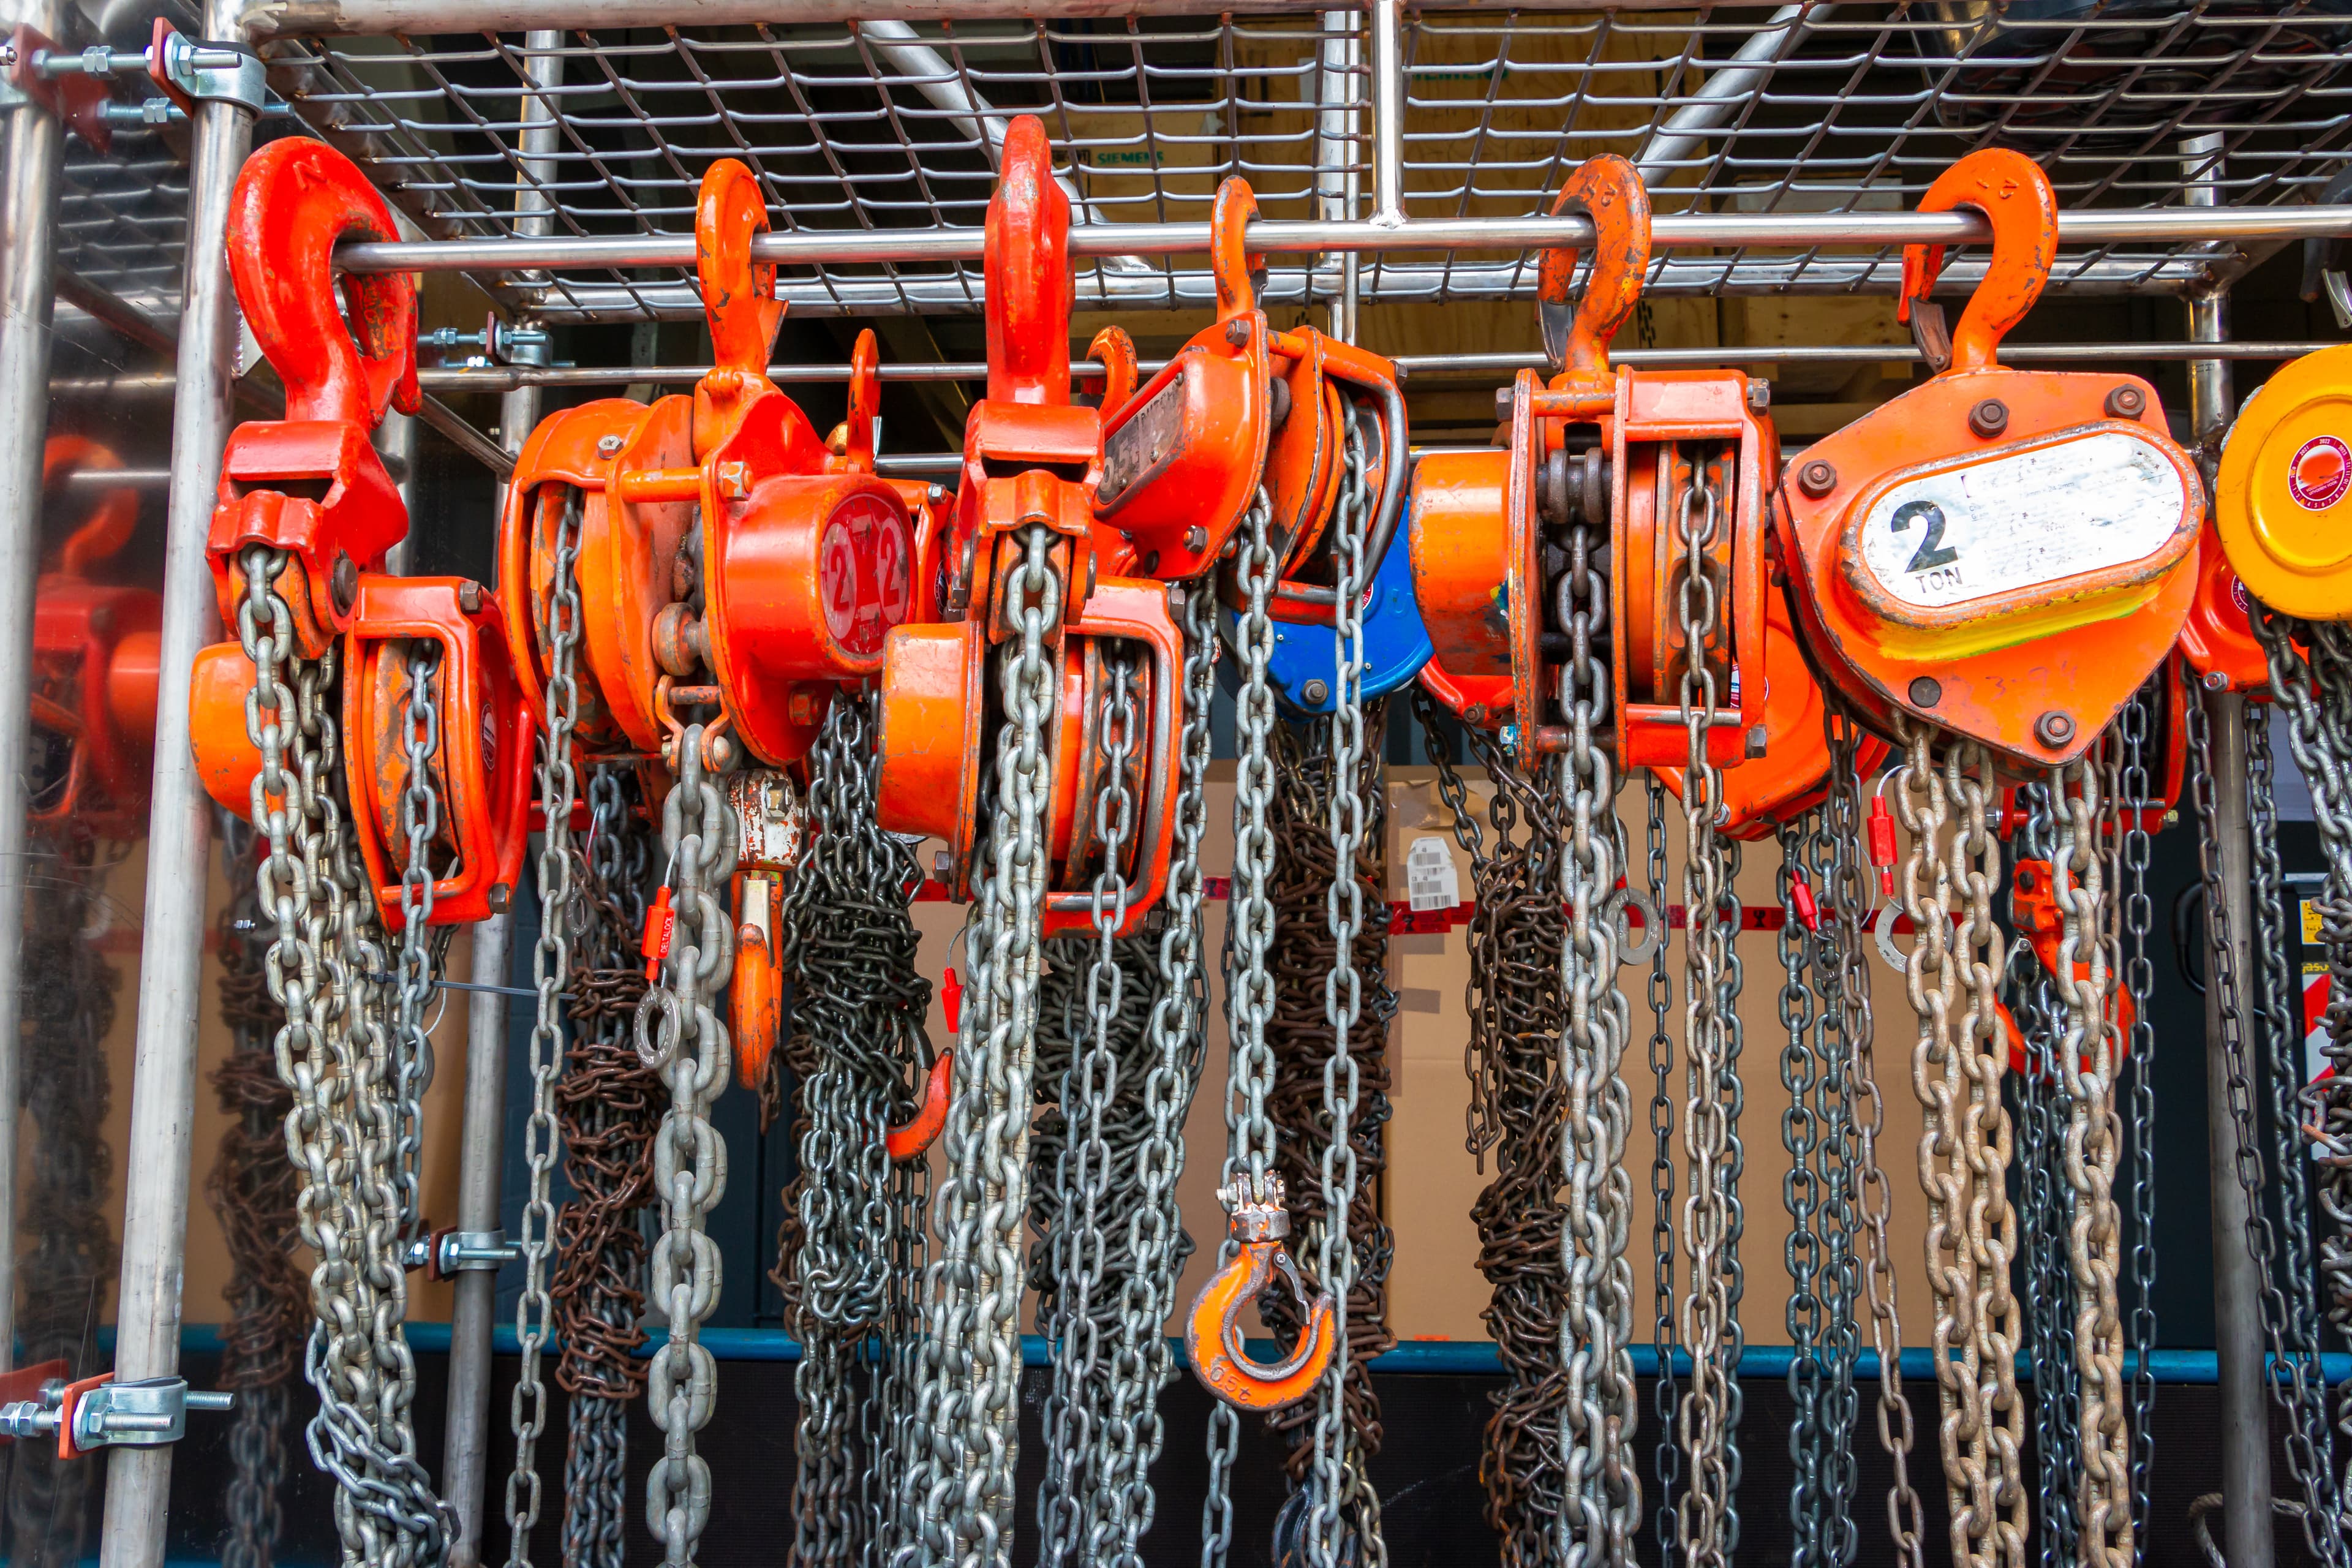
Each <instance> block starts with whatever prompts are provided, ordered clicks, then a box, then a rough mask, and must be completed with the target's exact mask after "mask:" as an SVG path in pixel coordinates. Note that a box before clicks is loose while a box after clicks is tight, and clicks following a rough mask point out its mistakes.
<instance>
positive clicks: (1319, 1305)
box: [1184, 1176, 1339, 1411]
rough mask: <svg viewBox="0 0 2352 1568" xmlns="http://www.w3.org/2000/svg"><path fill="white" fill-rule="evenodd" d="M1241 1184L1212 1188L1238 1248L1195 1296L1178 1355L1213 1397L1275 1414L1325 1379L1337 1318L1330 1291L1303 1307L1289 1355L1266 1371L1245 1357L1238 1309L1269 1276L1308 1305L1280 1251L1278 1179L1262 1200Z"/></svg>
mask: <svg viewBox="0 0 2352 1568" xmlns="http://www.w3.org/2000/svg"><path fill="white" fill-rule="evenodd" d="M1245 1180H1246V1178H1240V1179H1237V1180H1236V1181H1235V1182H1234V1184H1232V1185H1230V1186H1225V1187H1221V1188H1219V1189H1218V1190H1217V1197H1218V1199H1219V1201H1221V1202H1222V1203H1223V1204H1224V1205H1225V1206H1226V1207H1227V1208H1228V1209H1229V1210H1231V1211H1232V1214H1233V1230H1232V1237H1233V1240H1234V1244H1235V1245H1236V1247H1238V1248H1239V1250H1238V1251H1237V1252H1235V1253H1234V1257H1233V1259H1232V1260H1231V1261H1230V1262H1228V1263H1227V1264H1226V1265H1225V1266H1224V1267H1223V1268H1220V1269H1218V1270H1217V1272H1216V1274H1215V1275H1214V1276H1213V1278H1212V1279H1210V1280H1209V1282H1208V1283H1207V1284H1206V1285H1204V1286H1202V1288H1201V1293H1200V1295H1198V1296H1196V1297H1194V1298H1193V1300H1192V1312H1191V1313H1190V1314H1189V1315H1188V1316H1187V1317H1186V1319H1185V1321H1184V1349H1185V1352H1186V1353H1187V1354H1188V1355H1190V1356H1191V1357H1192V1375H1193V1376H1195V1377H1197V1378H1199V1379H1200V1380H1201V1384H1202V1387H1204V1388H1206V1389H1207V1390H1208V1391H1209V1392H1210V1393H1211V1394H1215V1395H1216V1396H1217V1397H1218V1398H1219V1399H1222V1400H1223V1401H1224V1402H1225V1403H1226V1404H1228V1405H1233V1406H1234V1407H1235V1408H1236V1409H1241V1410H1260V1411H1264V1410H1280V1409H1282V1408H1283V1407H1284V1406H1286V1405H1296V1404H1297V1403H1298V1402H1299V1401H1300V1400H1302V1399H1304V1398H1306V1397H1307V1395H1308V1394H1312V1393H1313V1392H1314V1391H1315V1385H1316V1384H1318V1383H1320V1382H1322V1381H1323V1374H1324V1373H1325V1372H1326V1371H1327V1370H1328V1369H1329V1367H1330V1364H1331V1352H1332V1351H1333V1349H1334V1347H1336V1346H1337V1344H1338V1343H1339V1312H1338V1310H1336V1309H1335V1308H1334V1307H1333V1305H1332V1302H1331V1297H1330V1294H1329V1292H1328V1291H1327V1292H1325V1293H1323V1294H1321V1295H1318V1296H1317V1297H1315V1298H1314V1299H1313V1300H1312V1301H1311V1302H1309V1303H1308V1305H1307V1327H1306V1330H1305V1331H1304V1332H1302V1333H1301V1334H1300V1335H1299V1336H1298V1343H1297V1347H1296V1348H1294V1349H1293V1350H1292V1351H1291V1352H1290V1354H1289V1355H1288V1356H1286V1358H1284V1359H1283V1360H1282V1361H1279V1362H1277V1363H1275V1364H1273V1365H1271V1366H1268V1365H1267V1364H1265V1363H1263V1362H1255V1361H1252V1360H1251V1359H1250V1358H1249V1352H1247V1351H1246V1350H1245V1349H1244V1347H1243V1345H1242V1334H1241V1324H1240V1321H1239V1320H1240V1317H1241V1310H1242V1309H1243V1308H1244V1306H1246V1305H1248V1304H1249V1303H1250V1302H1252V1301H1254V1300H1256V1299H1257V1294H1258V1292H1259V1291H1260V1290H1263V1289H1265V1285H1266V1282H1267V1281H1268V1280H1269V1279H1272V1278H1273V1277H1274V1271H1275V1270H1276V1269H1277V1268H1278V1269H1280V1270H1281V1271H1282V1275H1283V1278H1284V1279H1286V1280H1287V1281H1289V1284H1290V1289H1291V1294H1293V1295H1295V1296H1296V1297H1297V1298H1298V1300H1301V1301H1307V1287H1306V1284H1305V1283H1304V1282H1303V1281H1302V1280H1301V1279H1299V1277H1298V1266H1297V1264H1296V1263H1293V1262H1292V1261H1291V1259H1290V1253H1289V1251H1288V1250H1287V1249H1286V1247H1284V1246H1283V1245H1282V1242H1283V1238H1284V1237H1286V1236H1288V1235H1289V1234H1290V1211H1289V1210H1288V1209H1286V1208H1285V1207H1284V1206H1283V1192H1282V1178H1281V1177H1279V1176H1269V1177H1267V1178H1266V1184H1265V1197H1264V1198H1263V1199H1262V1200H1254V1199H1252V1198H1250V1197H1248V1196H1247V1195H1246V1193H1247V1189H1246V1188H1245V1187H1244V1185H1243V1182H1244V1181H1245Z"/></svg>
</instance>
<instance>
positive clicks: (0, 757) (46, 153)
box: [0, 4, 65, 1368]
mask: <svg viewBox="0 0 2352 1568" xmlns="http://www.w3.org/2000/svg"><path fill="white" fill-rule="evenodd" d="M21 19H22V20H24V21H26V22H27V23H29V24H30V25H31V26H36V27H38V28H40V29H41V30H42V31H44V32H48V33H55V32H58V31H59V30H60V18H59V16H58V6H57V5H54V4H50V5H38V6H36V7H34V8H33V10H32V11H31V12H30V13H29V14H27V15H26V16H23V17H22V18H21ZM64 154H65V132H64V128H63V127H62V126H60V125H59V124H58V121H57V117H56V116H55V115H53V114H51V113H50V112H49V111H48V110H46V109H44V108H43V107H41V105H39V104H38V103H36V102H33V101H30V100H24V101H20V102H19V103H18V104H17V105H16V108H15V109H14V110H11V111H9V114H8V132H7V159H8V162H7V166H6V169H5V172H0V410H5V413H0V418H5V420H6V422H7V427H6V431H5V434H0V596H5V603H0V626H5V628H7V629H6V632H5V636H0V1368H5V1367H8V1366H13V1365H14V1364H15V1362H16V1250H17V1241H18V1237H17V1235H16V1218H17V1215H16V1128H17V1122H18V1120H19V1117H18V1114H17V1112H18V1107H19V1106H20V1105H21V1103H22V1095H21V1092H20V1089H19V1085H18V1080H17V1070H18V1066H19V1063H18V1056H19V1050H18V1042H17V1037H16V1023H17V1016H18V1014H19V1012H20V1009H21V1003H22V975H23V973H24V936H25V892H26V888H27V886H28V885H29V884H30V882H31V878H30V877H28V876H27V875H26V838H27V836H28V832H29V829H30V826H31V822H30V816H31V812H32V800H31V795H30V792H29V784H28V780H27V778H26V762H27V754H28V752H29V751H30V748H31V745H32V729H33V721H32V710H33V589H34V584H35V582H36V581H37V578H38V577H39V574H40V570H41V491H42V479H41V468H42V456H41V448H42V444H43V442H44V440H45V438H46V437H47V434H48V422H49V395H48V385H49V342H50V334H49V314H50V310H51V301H52V299H53V295H52V292H51V282H50V275H51V273H52V271H53V269H54V267H55V264H56V261H57V247H58V238H57V216H58V174H59V171H60V170H61V168H62V167H63V160H64Z"/></svg>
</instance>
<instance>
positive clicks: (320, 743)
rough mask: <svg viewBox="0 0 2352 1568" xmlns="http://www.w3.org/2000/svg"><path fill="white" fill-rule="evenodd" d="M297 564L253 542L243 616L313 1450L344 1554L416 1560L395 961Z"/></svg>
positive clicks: (428, 1555)
mask: <svg viewBox="0 0 2352 1568" xmlns="http://www.w3.org/2000/svg"><path fill="white" fill-rule="evenodd" d="M289 564H290V558H289V557H288V556H287V555H286V554H285V553H284V552H279V551H276V550H272V549H269V548H268V547H267V546H263V545H254V546H250V547H248V548H247V550H246V551H245V552H244V553H243V554H242V556H241V557H240V558H239V562H238V565H239V568H240V570H241V571H242V573H243V575H244V578H245V593H244V595H243V596H242V598H241V599H240V601H239V604H238V606H237V617H236V618H237V633H238V640H239V642H240V644H241V645H242V647H244V650H245V653H246V657H247V658H248V659H250V660H251V661H252V663H253V666H254V687H253V691H252V695H251V697H250V699H249V700H248V701H247V707H246V727H247V735H248V738H249V739H251V741H252V742H253V743H254V746H255V748H256V750H257V751H258V752H259V753H260V755H261V765H260V768H259V769H258V770H257V773H256V774H255V777H254V782H253V793H252V797H251V808H250V809H251V815H252V818H253V823H254V826H255V828H256V830H257V832H258V833H259V834H260V835H261V836H262V837H263V838H264V839H266V840H267V842H268V854H267V855H266V856H264V857H263V858H262V859H261V862H260V865H259V868H258V869H257V872H256V879H255V886H256V888H257V891H258V894H259V897H260V900H261V904H262V908H263V909H264V910H267V911H268V917H269V920H270V921H271V923H272V925H273V927H274V929H275V937H274V940H273V941H272V942H271V945H270V949H269V953H268V961H267V962H268V970H267V973H268V979H269V992H270V995H271V997H272V998H273V999H275V1000H276V1001H277V1002H278V1005H280V1006H282V1007H283V1008H284V1009H285V1013H286V1023H285V1025H284V1026H283V1027H282V1028H281V1029H280V1030H279V1031H278V1037H277V1040H276V1042H275V1054H276V1057H277V1060H278V1073H279V1076H280V1078H281V1079H283V1080H284V1081H285V1082H286V1084H287V1085H288V1086H289V1088H290V1089H292V1090H293V1093H294V1099H295V1106H294V1110H293V1112H292V1113H291V1114H290V1115H289V1116H288V1118H287V1120H286V1145H287V1154H288V1156H289V1159H290V1160H291V1161H292V1163H294V1165H295V1166H296V1168H297V1169H299V1171H300V1172H301V1173H302V1177H301V1179H302V1191H301V1195H300V1197H299V1200H298V1207H297V1213H298V1214H299V1217H300V1229H301V1234H302V1239H303V1241H304V1242H305V1243H306V1244H308V1245H309V1246H310V1248H311V1250H312V1253H313V1254H314V1256H315V1258H316V1262H315V1264H314V1266H313V1268H312V1270H311V1275H310V1300H311V1307H312V1311H313V1315H314V1317H315V1319H316V1321H315V1323H314V1325H313V1327H312V1331H311V1335H310V1345H309V1348H308V1351H307V1352H306V1354H305V1357H304V1363H305V1365H304V1370H305V1373H306V1375H307V1376H308V1377H309V1378H310V1382H311V1384H312V1385H313V1386H314V1387H315V1388H316V1389H317V1390H318V1393H319V1400H320V1408H319V1412H318V1414H317V1415H316V1416H314V1417H313V1419H312V1420H311V1422H310V1433H309V1439H310V1457H311V1459H312V1462H313V1463H314V1464H316V1465H317V1466H318V1467H319V1468H320V1469H322V1470H324V1471H326V1472H328V1473H329V1474H331V1475H332V1476H333V1477H334V1479H335V1481H336V1493H335V1500H334V1516H335V1524H336V1532H337V1535H338V1537H339V1538H340V1540H341V1549H342V1558H343V1561H344V1563H346V1564H347V1565H349V1568H360V1565H361V1564H365V1565H367V1568H406V1565H407V1564H409V1563H418V1562H424V1563H434V1562H437V1561H439V1559H440V1557H441V1555H442V1553H443V1552H444V1551H445V1550H446V1542H447V1541H448V1537H449V1531H450V1525H449V1520H448V1515H447V1510H446V1507H445V1506H444V1505H443V1504H442V1503H441V1501H440V1500H438V1499H437V1498H436V1497H435V1496H434V1494H433V1490H432V1487H431V1485H430V1483H429V1481H428V1479H427V1478H426V1476H425V1468H424V1467H423V1466H422V1465H421V1464H419V1463H418V1462H417V1458H416V1452H415V1433H414V1431H413V1429H412V1428H411V1426H410V1424H409V1417H408V1411H409V1406H410V1404H411V1402H412V1400H413V1399H414V1397H415V1385H416V1372H415V1363H414V1362H413V1361H412V1360H411V1359H410V1356H409V1353H408V1345H407V1340H406V1336H405V1334H404V1330H403V1326H402V1325H403V1321H404V1318H405V1315H406V1296H407V1282H406V1278H405V1275H404V1272H403V1268H402V1261H403V1260H402V1257H401V1248H400V1247H399V1237H400V1232H401V1229H402V1227H403V1224H404V1216H403V1213H402V1205H401V1202H400V1196H399V1191H398V1185H397V1182H396V1179H395V1178H394V1175H393V1174H392V1173H388V1172H387V1171H386V1169H385V1167H386V1164H387V1161H388V1158H396V1156H394V1155H393V1151H392V1145H393V1144H394V1142H396V1140H397V1136H398V1132H397V1126H396V1122H397V1120H398V1113H397V1111H396V1110H395V1109H394V1106H393V1105H392V1104H391V1103H389V1101H388V1098H387V1096H386V1095H385V1093H384V1085H383V1079H382V1077H381V1071H380V1068H379V1067H378V1064H381V1063H385V1062H388V1061H390V1060H391V1058H392V1049H391V1047H390V1046H389V1044H388V1043H387V1042H386V1041H385V1039H384V1031H383V1018H382V1007H383V1004H382V1001H381V999H380V997H379V995H378V994H377V992H376V990H375V987H374V984H373V980H372V978H371V977H372V976H373V975H374V974H376V973H381V972H382V968H383V965H382V962H381V959H380V958H379V956H378V952H379V948H380V940H379V939H380V931H379V928H378V927H377V925H376V921H375V915H374V899H373V889H371V888H369V887H368V885H367V883H366V880H365V879H364V878H363V877H362V874H361V873H360V871H359V868H358V867H357V866H356V864H355V859H356V858H355V856H354V855H353V854H352V846H351V844H350V843H349V841H348V839H347V838H346V837H345V834H344V828H343V816H344V806H343V805H342V801H343V799H344V798H347V797H346V796H345V795H343V792H342V791H341V787H340V786H341V780H340V779H339V777H338V776H337V770H338V768H339V766H340V762H341V744H340V740H339V736H338V732H337V725H336V713H337V710H338V708H339V704H338V702H337V701H336V693H335V682H336V673H337V671H336V657H335V653H336V650H334V649H332V648H330V649H329V650H328V652H327V654H326V656H325V657H324V658H320V659H317V660H310V659H304V658H300V657H299V656H298V655H297V654H296V653H295V651H294V633H293V616H292V614H291V612H290V611H289V609H288V608H287V605H286V602H285V600H284V599H283V598H282V597H281V596H280V595H279V594H278V589H277V582H278V577H279V576H280V575H281V574H284V573H285V572H286V571H287V570H288V568H289ZM352 679H359V677H358V676H357V675H354V676H353V677H352Z"/></svg>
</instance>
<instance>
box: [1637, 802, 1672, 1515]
mask: <svg viewBox="0 0 2352 1568" xmlns="http://www.w3.org/2000/svg"><path fill="white" fill-rule="evenodd" d="M1642 800H1643V830H1642V844H1643V868H1644V872H1645V879H1644V886H1645V887H1646V888H1647V889H1648V892H1649V897H1650V908H1651V909H1653V910H1657V911H1659V912H1658V919H1659V920H1660V921H1662V922H1663V921H1664V919H1665V913H1664V911H1665V908H1666V786H1665V784H1664V781H1662V780H1661V779H1660V778H1659V777H1658V775H1657V773H1655V771H1654V770H1651V769H1644V770H1643V773H1642ZM1627 870H1628V872H1629V879H1630V872H1631V870H1632V868H1631V867H1628V868H1627ZM1656 935H1657V940H1656V941H1654V942H1652V943H1651V944H1650V963H1649V974H1648V976H1647V978H1646V981H1645V983H1644V984H1645V990H1646V997H1645V1000H1647V1001H1648V1003H1649V1005H1650V1038H1649V1067H1650V1083H1651V1088H1650V1289H1651V1303H1652V1308H1651V1310H1652V1314H1653V1315H1652V1319H1651V1324H1650V1336H1651V1339H1652V1341H1653V1347H1652V1348H1653V1349H1654V1350H1655V1351H1656V1352H1657V1357H1658V1381H1657V1384H1656V1385H1655V1386H1654V1388H1653V1389H1652V1390H1651V1394H1650V1408H1651V1410H1652V1411H1653V1412H1654V1413H1655V1414H1656V1415H1657V1418H1658V1436H1657V1444H1656V1447H1655V1448H1654V1450H1653V1454H1654V1458H1655V1461H1656V1464H1657V1472H1658V1506H1657V1511H1656V1513H1655V1514H1654V1522H1653V1526H1652V1528H1654V1530H1655V1531H1657V1534H1658V1540H1659V1542H1661V1543H1663V1542H1666V1541H1668V1540H1670V1539H1672V1537H1673V1535H1674V1531H1675V1510H1676V1508H1677V1507H1678V1506H1679V1505H1678V1503H1677V1501H1676V1500H1675V1488H1676V1486H1677V1484H1678V1483H1679V1482H1680V1481H1681V1479H1682V1460H1683V1450H1682V1445H1681V1443H1680V1442H1679V1441H1678V1440H1677V1434H1676V1432H1675V1410H1676V1409H1677V1408H1679V1407H1680V1405H1681V1404H1682V1390H1681V1388H1680V1386H1679V1384H1678V1383H1677V1380H1676V1378H1675V1364H1674V1352H1675V1343H1676V1342H1677V1340H1678V1338H1679V1333H1678V1331H1677V1330H1676V1328H1675V1095H1674V1074H1675V1037H1674V1034H1673V1030H1672V1028H1671V1026H1670V1025H1669V1023H1668V1020H1669V1019H1670V1018H1671V1017H1672V1016H1673V1014H1674V1005H1675V988H1674V982H1673V981H1672V980H1671V979H1670V978H1669V977H1668V974H1667V959H1666V940H1665V938H1666V933H1665V932H1664V931H1663V930H1662V931H1658V932H1657V933H1656Z"/></svg>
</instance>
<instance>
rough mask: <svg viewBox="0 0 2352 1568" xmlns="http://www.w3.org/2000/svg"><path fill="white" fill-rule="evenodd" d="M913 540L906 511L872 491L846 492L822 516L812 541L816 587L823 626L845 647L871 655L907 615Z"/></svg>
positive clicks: (913, 553) (913, 565) (913, 551)
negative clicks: (820, 529) (820, 532)
mask: <svg viewBox="0 0 2352 1568" xmlns="http://www.w3.org/2000/svg"><path fill="white" fill-rule="evenodd" d="M914 567H915V541H914V535H913V533H912V531H910V530H909V529H908V526H907V518H906V514H905V513H903V512H901V511H899V510H898V509H897V508H895V507H893V506H891V505H890V504H888V503H887V501H885V500H882V498H881V497H879V496H877V495H873V494H870V493H869V494H860V495H854V496H851V497H850V498H849V499H848V500H845V501H843V502H842V503H841V504H840V505H839V506H837V507H835V508H834V509H833V515H832V516H830V517H828V518H826V519H825V520H824V535H823V537H822V538H821V540H820V541H819V543H818V546H817V591H818V593H819V594H820V595H822V596H823V598H824V628H825V630H826V631H828V632H830V633H831V634H832V635H833V640H834V641H835V642H836V643H838V644H840V645H841V647H842V648H843V650H844V651H845V652H847V653H849V654H851V655H853V656H855V657H858V658H870V657H871V656H873V655H875V654H877V653H880V652H881V651H882V639H883V637H885V635H887V633H888V632H889V630H890V628H891V627H892V626H897V625H898V623H899V622H900V621H903V620H905V619H906V618H907V605H908V599H909V597H910V596H911V595H910V590H911V589H912V586H913V580H914Z"/></svg>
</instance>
